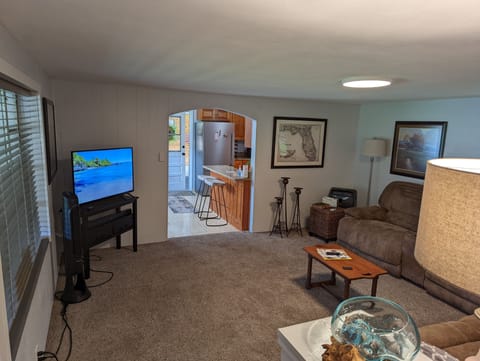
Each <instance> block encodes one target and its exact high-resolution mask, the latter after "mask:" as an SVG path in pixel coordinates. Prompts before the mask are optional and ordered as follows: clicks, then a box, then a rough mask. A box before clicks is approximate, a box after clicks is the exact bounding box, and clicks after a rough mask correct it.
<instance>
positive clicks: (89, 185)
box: [72, 148, 133, 204]
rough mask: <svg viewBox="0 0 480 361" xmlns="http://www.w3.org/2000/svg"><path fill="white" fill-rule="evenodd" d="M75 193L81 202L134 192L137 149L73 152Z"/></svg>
mask: <svg viewBox="0 0 480 361" xmlns="http://www.w3.org/2000/svg"><path fill="white" fill-rule="evenodd" d="M72 173H73V191H74V192H75V194H76V195H77V197H78V203H79V204H82V203H87V202H92V201H95V200H98V199H102V198H107V197H111V196H114V195H117V194H122V193H126V192H131V191H133V150H132V148H112V149H95V150H78V151H73V152H72Z"/></svg>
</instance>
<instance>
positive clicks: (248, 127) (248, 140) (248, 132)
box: [244, 118, 252, 148]
mask: <svg viewBox="0 0 480 361" xmlns="http://www.w3.org/2000/svg"><path fill="white" fill-rule="evenodd" d="M244 134H245V139H244V144H245V148H252V119H250V118H245V132H244Z"/></svg>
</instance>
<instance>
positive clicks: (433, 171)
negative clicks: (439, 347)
mask: <svg viewBox="0 0 480 361" xmlns="http://www.w3.org/2000/svg"><path fill="white" fill-rule="evenodd" d="M479 209H480V159H453V158H443V159H434V160H430V161H428V162H427V170H426V174H425V182H424V187H423V195H422V207H421V209H420V218H419V223H418V231H417V241H416V244H415V258H416V259H417V261H418V262H419V263H420V264H421V265H422V266H423V267H424V268H425V269H426V270H428V271H429V272H431V273H433V274H434V275H436V276H438V277H440V278H442V279H444V280H446V281H448V282H449V283H451V284H454V285H455V286H457V287H459V288H462V289H464V290H466V291H468V292H470V293H472V294H474V295H479V296H480V262H479V259H478V255H479V250H480V213H479ZM475 314H476V315H477V316H478V317H479V318H480V309H477V310H475Z"/></svg>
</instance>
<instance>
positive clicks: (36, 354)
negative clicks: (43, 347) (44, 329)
mask: <svg viewBox="0 0 480 361" xmlns="http://www.w3.org/2000/svg"><path fill="white" fill-rule="evenodd" d="M33 359H34V360H35V361H37V360H38V345H35V353H34V358H33Z"/></svg>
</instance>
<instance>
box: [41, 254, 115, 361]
mask: <svg viewBox="0 0 480 361" xmlns="http://www.w3.org/2000/svg"><path fill="white" fill-rule="evenodd" d="M92 257H96V259H95V260H94V261H101V260H102V257H100V256H97V255H92ZM90 271H91V272H97V273H106V274H109V275H110V277H109V278H108V279H107V280H105V281H103V282H100V283H98V284H95V285H87V287H89V288H94V287H100V286H103V285H105V284H107V283H108V282H110V281H111V280H112V278H113V275H114V273H113V272H111V271H100V270H95V269H93V268H90ZM62 294H63V291H57V292H55V294H54V296H55V299H56V300H59V301H61V302H62V305H63V307H62V311H61V312H60V315H61V316H62V320H63V322H64V323H65V326H64V327H63V330H62V333H61V335H60V341H59V342H58V346H57V349H56V350H55V352H50V351H39V352H37V360H39V361H40V360H48V359H55V360H57V361H59V360H58V356H57V355H58V353H59V352H60V349H61V347H62V343H63V338H64V337H65V332H66V331H67V330H68V338H69V347H68V354H67V357H66V359H65V361H68V360H69V359H70V356H71V354H72V348H73V332H72V328H71V327H70V325H69V324H68V320H67V307H68V303H65V302H63V300H62Z"/></svg>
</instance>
